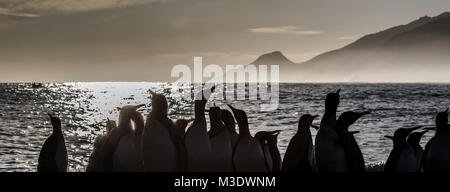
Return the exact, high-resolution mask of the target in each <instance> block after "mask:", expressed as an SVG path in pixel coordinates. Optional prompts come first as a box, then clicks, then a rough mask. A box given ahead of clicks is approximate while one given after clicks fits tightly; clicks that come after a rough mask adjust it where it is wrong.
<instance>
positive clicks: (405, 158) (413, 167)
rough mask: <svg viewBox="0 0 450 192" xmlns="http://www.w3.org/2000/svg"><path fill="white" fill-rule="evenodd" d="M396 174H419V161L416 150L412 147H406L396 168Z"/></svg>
mask: <svg viewBox="0 0 450 192" xmlns="http://www.w3.org/2000/svg"><path fill="white" fill-rule="evenodd" d="M395 171H396V172H417V171H418V169H417V160H416V155H415V153H414V149H413V148H412V147H411V146H409V145H408V146H405V147H404V148H403V150H402V152H401V153H400V156H399V158H398V161H397V165H396V167H395Z"/></svg>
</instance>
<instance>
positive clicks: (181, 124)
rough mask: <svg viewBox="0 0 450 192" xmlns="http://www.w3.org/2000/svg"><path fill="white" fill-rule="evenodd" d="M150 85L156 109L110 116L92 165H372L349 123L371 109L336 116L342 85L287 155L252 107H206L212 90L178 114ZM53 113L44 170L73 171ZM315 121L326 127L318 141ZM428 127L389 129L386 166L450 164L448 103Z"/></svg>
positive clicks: (295, 168) (311, 168) (153, 168)
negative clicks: (173, 115) (256, 121)
mask: <svg viewBox="0 0 450 192" xmlns="http://www.w3.org/2000/svg"><path fill="white" fill-rule="evenodd" d="M213 91H214V87H212V88H211V91H210V93H212V92H213ZM149 92H150V94H151V96H152V97H151V98H152V102H151V107H152V109H151V111H150V113H149V114H148V116H147V118H146V119H145V120H144V117H143V115H142V114H141V113H140V112H138V109H139V108H141V107H143V106H144V105H128V106H124V107H122V108H119V110H120V114H119V119H118V124H116V122H115V121H112V120H108V121H107V123H106V133H105V134H104V135H99V136H98V137H97V138H96V139H95V142H94V147H93V152H92V153H91V156H90V157H89V162H88V166H87V168H86V171H87V172H135V171H149V172H365V163H364V158H363V155H362V153H361V150H360V148H359V146H358V143H357V141H356V139H355V137H354V134H357V133H358V132H357V131H349V127H350V126H351V125H352V124H353V123H355V122H356V121H357V120H358V119H359V118H361V117H362V116H364V115H367V114H369V113H370V112H353V111H347V112H343V113H342V114H341V115H340V116H339V118H337V119H336V112H337V108H338V105H339V101H340V95H339V92H340V89H339V90H338V91H336V92H332V93H329V94H328V95H327V96H326V99H325V113H324V115H323V117H322V120H321V122H320V127H318V126H314V125H313V124H312V123H313V120H314V119H316V118H317V117H318V115H315V116H313V115H310V114H305V115H303V116H301V117H300V119H299V122H298V130H297V133H296V134H295V135H294V136H293V137H292V139H291V140H290V142H289V145H288V147H287V150H286V153H285V155H284V158H283V160H282V158H281V155H280V152H279V150H278V148H277V136H278V134H279V133H280V131H279V130H277V131H260V132H257V133H256V134H255V135H254V136H252V135H251V134H250V131H249V124H248V118H247V114H246V113H245V111H243V110H239V109H236V108H234V107H233V106H231V105H228V107H229V108H230V109H231V112H230V111H229V110H226V109H221V108H219V107H217V106H215V104H214V106H213V107H210V108H209V109H208V110H206V109H205V107H206V103H207V101H208V98H209V95H206V94H204V92H206V91H204V90H202V91H200V93H198V94H199V95H198V96H199V97H198V98H201V99H199V100H195V103H194V111H195V118H194V119H193V120H186V119H178V120H176V121H172V120H171V119H170V118H169V117H168V109H169V106H168V102H167V100H166V97H165V96H164V95H163V94H158V93H155V92H153V91H151V90H150V91H149ZM205 113H208V114H209V119H210V128H209V131H208V128H207V122H206V117H205ZM49 115H50V119H51V124H52V126H53V133H52V135H51V136H50V137H49V138H48V139H47V140H46V141H45V143H44V145H43V147H42V149H41V152H40V154H39V162H38V167H37V171H38V172H65V171H67V166H68V160H67V150H66V147H65V141H64V135H63V132H62V130H61V120H60V119H59V118H58V117H54V116H52V115H51V114H49ZM236 123H237V125H238V129H239V133H237V132H236V129H235V126H236ZM310 128H314V129H316V130H318V132H317V135H316V137H315V145H313V142H312V135H311V131H310ZM420 128H423V127H420V126H418V127H413V128H399V129H397V130H396V131H395V132H394V135H393V136H385V137H387V138H390V139H392V140H393V149H392V151H391V153H390V155H389V158H388V159H387V161H386V163H385V165H384V172H449V171H450V125H448V109H447V110H446V111H444V112H439V113H438V115H437V117H436V126H435V127H426V128H423V130H422V131H415V130H418V129H420ZM429 130H434V131H435V132H436V133H435V136H434V137H433V138H432V139H431V140H430V141H428V143H427V144H426V147H425V149H422V147H421V146H420V144H419V142H420V139H421V137H422V136H423V134H424V133H425V132H426V131H429ZM413 131H415V132H413Z"/></svg>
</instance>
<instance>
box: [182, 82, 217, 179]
mask: <svg viewBox="0 0 450 192" xmlns="http://www.w3.org/2000/svg"><path fill="white" fill-rule="evenodd" d="M214 89H215V87H214V86H213V87H212V88H211V93H212V92H214ZM209 96H210V95H206V98H205V95H204V94H203V90H202V91H200V93H198V95H197V98H201V99H198V100H195V102H194V111H195V119H194V122H192V124H191V125H190V126H189V128H188V130H187V132H186V134H185V136H184V142H185V144H186V150H187V157H188V170H189V171H193V172H199V171H200V172H202V171H210V170H211V142H210V139H209V134H208V130H207V125H206V118H205V106H206V103H207V102H208V98H209Z"/></svg>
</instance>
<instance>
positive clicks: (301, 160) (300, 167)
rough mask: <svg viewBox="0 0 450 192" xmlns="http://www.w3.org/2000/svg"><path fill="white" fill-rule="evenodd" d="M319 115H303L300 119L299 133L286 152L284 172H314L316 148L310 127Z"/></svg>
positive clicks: (283, 165) (293, 138)
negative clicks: (314, 148)
mask: <svg viewBox="0 0 450 192" xmlns="http://www.w3.org/2000/svg"><path fill="white" fill-rule="evenodd" d="M317 117H318V115H316V116H312V115H310V114H305V115H302V116H301V117H300V119H299V121H298V128H297V133H295V135H294V136H293V137H292V139H291V140H290V141H289V144H288V147H287V149H286V152H285V154H284V159H283V164H282V171H283V172H312V171H313V166H314V150H313V142H312V136H311V131H310V127H311V124H312V122H313V120H314V119H315V118H317Z"/></svg>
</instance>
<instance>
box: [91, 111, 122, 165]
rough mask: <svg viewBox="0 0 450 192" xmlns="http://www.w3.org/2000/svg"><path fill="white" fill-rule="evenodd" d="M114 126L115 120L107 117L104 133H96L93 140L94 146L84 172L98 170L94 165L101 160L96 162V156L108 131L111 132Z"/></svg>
mask: <svg viewBox="0 0 450 192" xmlns="http://www.w3.org/2000/svg"><path fill="white" fill-rule="evenodd" d="M115 128H117V124H116V121H113V120H109V119H108V120H107V121H106V133H105V134H102V135H98V136H97V137H96V138H95V140H94V147H93V150H92V153H91V155H90V156H89V161H88V165H87V167H86V172H97V171H99V170H98V169H97V167H96V165H97V164H98V163H101V162H98V157H97V156H98V154H99V153H100V150H101V148H102V146H103V144H104V142H105V139H106V137H108V135H109V133H111V131H112V130H113V129H115Z"/></svg>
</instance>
